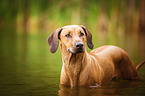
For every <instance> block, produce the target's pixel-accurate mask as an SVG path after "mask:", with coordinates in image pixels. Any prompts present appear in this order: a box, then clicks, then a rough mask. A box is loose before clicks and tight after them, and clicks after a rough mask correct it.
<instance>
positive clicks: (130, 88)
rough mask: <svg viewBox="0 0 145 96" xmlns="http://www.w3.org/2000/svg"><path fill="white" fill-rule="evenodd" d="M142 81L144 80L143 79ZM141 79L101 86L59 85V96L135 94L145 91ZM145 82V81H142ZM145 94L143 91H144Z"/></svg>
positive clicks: (112, 82)
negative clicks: (74, 86) (73, 86)
mask: <svg viewBox="0 0 145 96" xmlns="http://www.w3.org/2000/svg"><path fill="white" fill-rule="evenodd" d="M141 82H142V81H141ZM139 83H140V82H139V81H126V80H120V81H111V82H110V83H108V84H105V85H102V86H101V87H97V88H91V87H82V86H80V87H76V88H70V87H69V86H65V85H61V84H60V85H59V87H60V90H59V91H58V94H59V96H108V95H117V94H118V95H130V94H132V95H135V94H138V93H139V92H141V91H143V90H142V88H140V85H139ZM142 83H144V84H145V82H142ZM142 94H143V93H142Z"/></svg>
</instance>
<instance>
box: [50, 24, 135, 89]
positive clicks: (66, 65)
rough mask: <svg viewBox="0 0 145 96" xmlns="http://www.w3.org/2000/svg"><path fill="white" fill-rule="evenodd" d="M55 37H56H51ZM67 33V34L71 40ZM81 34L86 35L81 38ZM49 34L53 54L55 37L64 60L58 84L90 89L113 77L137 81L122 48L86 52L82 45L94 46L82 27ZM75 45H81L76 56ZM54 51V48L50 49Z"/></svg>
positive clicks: (70, 26) (90, 36) (107, 46)
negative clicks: (79, 51)
mask: <svg viewBox="0 0 145 96" xmlns="http://www.w3.org/2000/svg"><path fill="white" fill-rule="evenodd" d="M54 34H55V36H52V35H54ZM67 34H70V37H69V35H67ZM80 34H85V35H84V36H83V35H82V36H80ZM52 35H50V37H49V38H48V42H49V45H50V50H52V53H54V52H55V51H56V49H57V48H56V47H57V44H58V38H59V39H60V49H61V53H62V61H63V65H62V70H61V77H60V83H61V84H64V85H71V86H72V87H74V86H79V85H81V86H93V85H96V84H97V85H101V84H103V83H106V82H109V81H111V80H112V78H113V77H118V78H121V79H137V78H138V75H137V70H136V67H135V65H134V64H133V62H132V61H131V59H130V58H129V56H128V54H127V53H126V52H125V51H124V50H123V49H121V48H119V47H116V46H111V45H105V46H102V47H99V48H97V49H95V50H93V51H91V52H87V51H86V47H85V42H86V41H87V45H88V47H89V48H90V49H92V48H93V43H92V35H91V33H90V32H89V31H88V29H87V28H86V27H85V26H82V25H81V26H79V25H69V26H64V27H62V28H59V29H57V30H56V31H55V32H54V33H53V34H52ZM53 37H57V38H53ZM53 39H55V40H53ZM56 39H57V40H56ZM76 42H82V43H83V44H84V47H83V49H82V50H83V52H81V53H76V47H75V44H76ZM52 44H53V45H52ZM55 44H56V46H55ZM53 48H55V49H54V50H53Z"/></svg>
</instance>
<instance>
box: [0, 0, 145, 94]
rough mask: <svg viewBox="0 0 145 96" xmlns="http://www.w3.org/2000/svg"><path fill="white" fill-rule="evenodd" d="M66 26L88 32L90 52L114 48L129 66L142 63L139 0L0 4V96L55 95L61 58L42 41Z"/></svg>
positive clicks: (144, 42) (143, 18) (143, 1)
mask: <svg viewBox="0 0 145 96" xmlns="http://www.w3.org/2000/svg"><path fill="white" fill-rule="evenodd" d="M71 24H78V25H84V26H86V27H87V28H88V29H89V31H90V32H91V33H92V35H93V43H94V48H96V47H99V46H102V45H107V44H110V45H117V46H119V47H121V48H123V49H124V50H125V51H127V53H128V54H129V56H130V58H131V59H132V61H133V62H134V63H135V65H137V64H138V63H140V62H141V61H142V60H144V59H145V0H0V77H1V78H0V86H1V87H0V94H2V95H6V94H25V92H26V91H27V92H28V93H27V94H35V93H43V92H44V91H47V92H48V93H49V94H51V92H53V91H51V92H50V91H49V88H51V89H53V88H54V93H55V92H57V90H58V89H59V88H58V84H59V75H60V70H61V66H62V65H61V64H62V61H61V53H60V50H59V48H58V51H57V52H56V53H55V54H51V53H50V52H49V46H48V45H47V42H46V39H47V37H48V36H49V35H50V34H51V33H52V32H53V31H54V30H56V29H57V28H59V27H62V26H65V25H71ZM87 50H88V51H90V50H89V49H87ZM56 57H57V58H56ZM143 70H145V67H144V69H141V71H140V73H141V75H140V77H143V78H144V74H145V72H143ZM140 73H139V74H140ZM28 86H29V87H28ZM38 89H39V91H38ZM40 89H41V90H40ZM42 89H43V90H42ZM8 90H9V92H8ZM15 90H17V91H15ZM6 92H8V93H6ZM52 94H53V93H52Z"/></svg>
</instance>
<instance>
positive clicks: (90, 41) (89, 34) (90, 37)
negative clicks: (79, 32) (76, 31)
mask: <svg viewBox="0 0 145 96" xmlns="http://www.w3.org/2000/svg"><path fill="white" fill-rule="evenodd" d="M81 27H82V29H83V30H84V32H85V34H86V37H87V45H88V47H89V48H90V49H93V46H94V45H93V43H92V34H91V33H90V32H89V30H88V29H87V28H86V27H85V26H83V25H81Z"/></svg>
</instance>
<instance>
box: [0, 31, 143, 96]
mask: <svg viewBox="0 0 145 96" xmlns="http://www.w3.org/2000/svg"><path fill="white" fill-rule="evenodd" d="M9 31H11V30H9ZM47 37H48V34H42V33H40V34H36V35H35V34H34V35H27V34H22V35H16V34H12V33H11V32H1V34H0V96H53V95H60V96H97V95H98V96H108V95H115V96H121V95H126V96H129V95H131V96H137V95H140V96H141V95H144V94H145V81H144V80H145V78H144V77H145V75H144V74H145V66H143V68H142V69H140V71H139V75H140V77H141V78H142V80H140V81H126V80H113V81H111V82H109V83H108V84H105V85H102V86H101V87H97V88H90V87H78V88H73V89H71V88H70V87H68V86H63V85H59V77H60V72H61V66H62V61H61V53H60V50H59V49H58V50H57V52H56V53H55V54H51V53H50V52H49V46H48V45H47V43H46V39H47ZM93 41H95V39H93ZM94 45H95V44H94ZM96 46H99V45H96ZM133 51H134V50H133ZM144 56H145V55H144ZM132 58H133V59H134V60H133V61H135V62H137V63H139V62H140V61H138V60H139V59H137V58H138V55H136V56H133V57H132Z"/></svg>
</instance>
